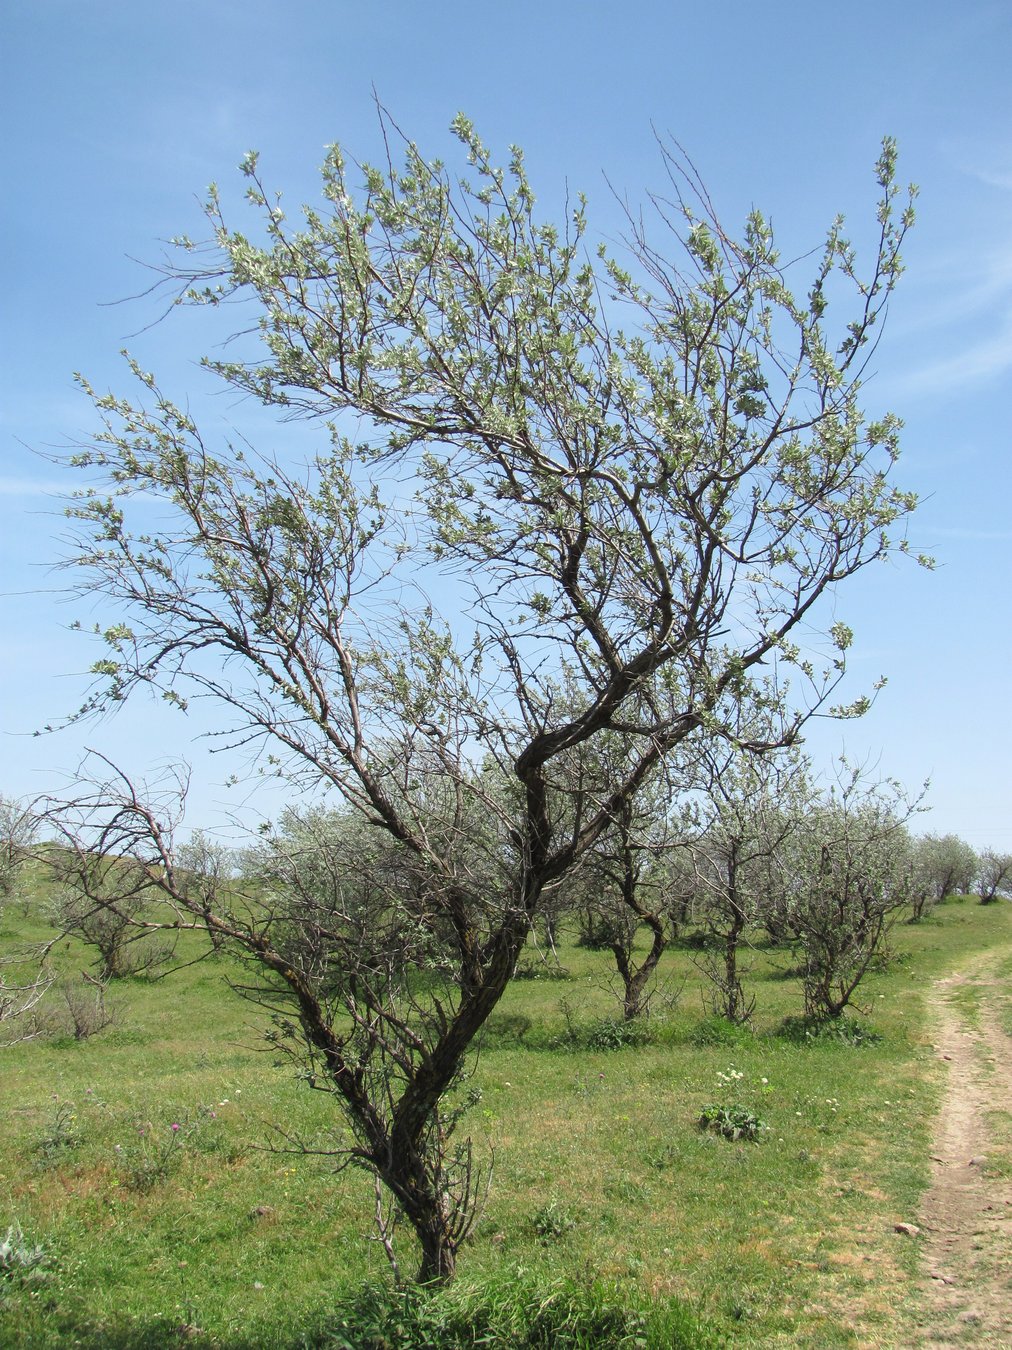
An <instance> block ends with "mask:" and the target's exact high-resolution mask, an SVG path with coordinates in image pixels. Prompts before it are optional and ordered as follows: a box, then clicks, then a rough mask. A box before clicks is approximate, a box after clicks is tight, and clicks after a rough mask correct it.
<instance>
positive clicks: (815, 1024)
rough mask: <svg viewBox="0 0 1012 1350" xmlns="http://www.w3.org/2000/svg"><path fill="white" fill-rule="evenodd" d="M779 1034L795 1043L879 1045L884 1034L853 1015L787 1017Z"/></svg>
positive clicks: (781, 1025)
mask: <svg viewBox="0 0 1012 1350" xmlns="http://www.w3.org/2000/svg"><path fill="white" fill-rule="evenodd" d="M777 1035H778V1036H779V1037H781V1039H783V1040H785V1041H791V1042H792V1043H793V1044H794V1045H811V1044H812V1043H813V1042H816V1041H829V1042H832V1043H834V1044H837V1045H878V1044H880V1042H881V1040H882V1035H881V1033H880V1032H878V1031H874V1030H873V1029H872V1028H871V1027H870V1026H868V1024H867V1022H858V1021H857V1020H856V1018H853V1017H832V1018H817V1017H785V1018H784V1020H783V1022H781V1024H780V1028H779V1030H778V1032H777Z"/></svg>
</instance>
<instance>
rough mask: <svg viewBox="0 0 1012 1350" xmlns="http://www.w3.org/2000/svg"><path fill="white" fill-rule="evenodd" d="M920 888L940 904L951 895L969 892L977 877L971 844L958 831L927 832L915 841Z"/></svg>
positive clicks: (976, 864)
mask: <svg viewBox="0 0 1012 1350" xmlns="http://www.w3.org/2000/svg"><path fill="white" fill-rule="evenodd" d="M915 849H916V853H917V870H918V874H919V876H920V878H921V886H920V888H919V889H921V890H923V891H924V892H926V894H927V896H928V897H929V899H930V901H931V902H933V903H936V904H940V903H941V902H942V901H943V900H944V899H945V898H946V896H948V895H968V894H969V893H970V891H971V890H972V889H973V883H974V880H975V879H976V876H977V871H978V860H977V855H976V853H975V852H974V850H973V848H972V846H971V845H970V844H967V843H966V842H965V841H964V840H962V839H960V837H959V836H958V835H956V834H943V835H937V834H926V835H923V836H922V837H921V838H919V839H918V840H917V841H916V844H915Z"/></svg>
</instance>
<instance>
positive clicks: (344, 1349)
mask: <svg viewBox="0 0 1012 1350" xmlns="http://www.w3.org/2000/svg"><path fill="white" fill-rule="evenodd" d="M319 1345H320V1347H321V1350H472V1348H473V1347H477V1346H482V1347H484V1348H485V1350H625V1348H626V1347H630V1348H631V1347H634V1346H636V1347H644V1350H717V1347H718V1346H719V1345H720V1341H719V1339H718V1337H717V1336H716V1335H715V1334H714V1333H712V1332H710V1331H709V1330H708V1329H707V1328H706V1327H704V1326H702V1325H701V1324H700V1323H699V1322H697V1320H696V1319H695V1318H694V1317H693V1316H692V1314H691V1313H690V1312H689V1311H688V1309H686V1308H685V1307H684V1306H683V1305H682V1304H680V1303H678V1302H675V1301H673V1300H672V1301H670V1302H664V1303H660V1304H648V1305H646V1306H636V1305H631V1304H629V1303H628V1302H627V1301H626V1300H625V1298H623V1297H622V1295H621V1294H620V1293H619V1292H618V1291H617V1290H615V1289H613V1288H610V1287H608V1286H607V1285H604V1284H601V1283H600V1282H596V1281H595V1282H593V1283H589V1284H584V1283H577V1282H576V1281H574V1280H565V1279H563V1280H548V1281H539V1280H538V1279H537V1278H536V1277H534V1276H532V1275H525V1274H522V1273H521V1272H514V1273H513V1274H512V1276H511V1277H510V1278H508V1279H502V1280H498V1281H495V1282H492V1283H483V1284H482V1285H481V1287H480V1288H474V1287H469V1286H467V1285H462V1284H457V1285H454V1286H452V1287H451V1288H450V1289H447V1290H440V1291H435V1290H432V1289H422V1290H395V1289H391V1288H389V1287H376V1286H371V1285H367V1286H366V1287H365V1288H363V1289H360V1290H357V1291H354V1292H352V1293H351V1294H349V1295H347V1296H346V1297H345V1298H344V1299H342V1300H341V1301H340V1302H339V1304H338V1307H337V1310H336V1314H335V1317H334V1321H333V1322H332V1323H331V1327H330V1330H329V1332H328V1333H327V1334H326V1335H325V1336H324V1338H322V1339H321V1340H320V1342H319Z"/></svg>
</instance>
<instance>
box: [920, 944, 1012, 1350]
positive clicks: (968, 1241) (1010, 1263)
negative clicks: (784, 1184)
mask: <svg viewBox="0 0 1012 1350" xmlns="http://www.w3.org/2000/svg"><path fill="white" fill-rule="evenodd" d="M994 965H995V957H994V956H993V955H990V956H988V957H986V958H981V959H979V960H977V961H975V962H973V963H972V964H970V965H968V966H966V967H965V968H964V969H963V970H962V971H960V972H959V973H958V974H956V975H953V976H950V977H949V978H948V979H944V980H939V981H938V983H937V984H936V985H935V987H934V989H933V990H932V994H931V998H930V1007H931V1011H932V1013H933V1015H934V1017H935V1018H936V1019H937V1027H938V1030H937V1033H936V1041H935V1048H936V1050H937V1052H938V1054H939V1055H940V1057H941V1058H942V1059H943V1060H944V1061H945V1064H946V1068H947V1070H948V1075H947V1082H946V1087H945V1097H944V1100H943V1102H942V1109H941V1112H940V1115H939V1119H938V1123H937V1125H936V1128H935V1142H934V1148H933V1158H932V1167H933V1169H934V1175H933V1178H932V1183H931V1187H930V1189H929V1191H928V1192H927V1194H926V1196H925V1198H924V1202H923V1206H922V1210H921V1219H920V1225H921V1228H922V1231H923V1235H924V1242H925V1250H924V1260H923V1265H922V1271H923V1286H922V1289H921V1299H922V1302H921V1306H920V1312H919V1316H918V1323H919V1325H920V1328H921V1330H920V1338H919V1339H917V1340H916V1341H914V1342H913V1344H914V1345H916V1346H918V1347H920V1350H936V1347H948V1346H954V1345H963V1346H970V1345H972V1346H988V1347H1003V1348H1006V1350H1012V1181H1010V1180H1006V1179H1004V1178H1003V1177H1001V1176H1000V1175H997V1174H996V1172H995V1170H994V1169H993V1167H992V1168H991V1169H989V1167H988V1153H989V1151H990V1150H992V1149H993V1148H994V1147H995V1141H994V1137H993V1134H992V1130H993V1128H994V1122H993V1121H991V1120H989V1118H988V1113H989V1112H991V1111H1009V1110H1012V1038H1010V1037H1009V1035H1008V1034H1007V1033H1006V1032H1005V1031H1003V1029H1002V1027H1001V1026H1000V1024H999V1021H998V1011H997V1007H996V999H997V996H998V993H999V990H1000V985H999V984H998V983H997V981H996V977H995V973H994ZM968 993H972V994H974V995H975V997H974V998H973V999H972V1001H968V1000H967V998H966V995H967V994H968ZM974 1006H976V1008H977V1009H979V1011H977V1012H974V1011H973V1008H974Z"/></svg>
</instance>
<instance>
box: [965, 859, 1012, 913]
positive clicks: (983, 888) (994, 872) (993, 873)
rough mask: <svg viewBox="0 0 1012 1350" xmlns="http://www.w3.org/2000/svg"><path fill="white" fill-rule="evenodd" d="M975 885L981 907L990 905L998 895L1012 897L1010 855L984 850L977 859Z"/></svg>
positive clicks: (1011, 861)
mask: <svg viewBox="0 0 1012 1350" xmlns="http://www.w3.org/2000/svg"><path fill="white" fill-rule="evenodd" d="M977 885H978V886H979V887H980V903H981V904H982V905H990V904H991V903H992V902H993V901H995V900H996V899H997V898H998V896H999V895H1005V896H1008V895H1012V853H995V852H994V851H993V850H992V849H989V848H986V849H985V850H984V852H983V853H982V854H981V855H980V859H979V870H978V874H977ZM967 889H969V888H967Z"/></svg>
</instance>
